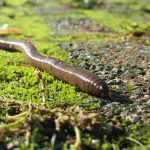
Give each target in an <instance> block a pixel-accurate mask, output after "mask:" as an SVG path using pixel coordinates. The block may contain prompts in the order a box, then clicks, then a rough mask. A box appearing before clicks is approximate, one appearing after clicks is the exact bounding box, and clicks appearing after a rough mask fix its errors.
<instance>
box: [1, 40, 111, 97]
mask: <svg viewBox="0 0 150 150" xmlns="http://www.w3.org/2000/svg"><path fill="white" fill-rule="evenodd" d="M0 49H3V50H7V51H10V52H22V53H24V56H25V57H26V60H27V62H28V63H29V64H30V65H32V66H34V67H36V68H39V69H40V70H42V71H45V72H48V73H50V74H51V75H53V76H55V77H56V78H58V79H60V80H63V81H65V82H67V83H70V84H71V85H74V86H76V87H78V88H79V89H81V90H82V91H84V92H87V93H89V94H91V95H94V96H98V97H102V98H108V97H109V88H108V86H107V84H106V83H105V81H103V80H101V79H99V78H98V77H97V76H96V75H94V74H92V73H90V72H88V71H85V70H83V69H80V68H77V67H73V66H71V65H68V64H66V63H65V62H63V61H61V60H59V59H56V58H53V57H46V56H44V55H41V54H40V53H38V51H37V50H36V47H35V46H34V45H33V44H32V43H30V42H22V41H14V40H6V39H4V38H0Z"/></svg>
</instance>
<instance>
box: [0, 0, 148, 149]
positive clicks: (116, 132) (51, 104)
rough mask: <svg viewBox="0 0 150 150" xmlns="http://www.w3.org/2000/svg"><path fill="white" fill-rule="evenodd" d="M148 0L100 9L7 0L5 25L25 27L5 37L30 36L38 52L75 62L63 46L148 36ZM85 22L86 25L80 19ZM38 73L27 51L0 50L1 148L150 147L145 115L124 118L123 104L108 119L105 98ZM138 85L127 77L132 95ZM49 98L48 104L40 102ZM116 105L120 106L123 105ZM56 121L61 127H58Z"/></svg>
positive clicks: (115, 0)
mask: <svg viewBox="0 0 150 150" xmlns="http://www.w3.org/2000/svg"><path fill="white" fill-rule="evenodd" d="M145 1H146V0H145ZM145 1H142V2H141V3H140V2H136V1H132V2H130V1H128V0H124V1H120V0H111V1H108V2H107V3H108V4H109V3H110V6H112V7H109V9H105V5H100V6H99V7H100V8H101V9H97V8H94V9H90V10H89V9H85V8H84V6H85V4H84V2H82V1H81V2H79V3H78V2H77V3H74V1H70V0H68V1H49V2H48V1H45V2H44V1H32V0H31V1H27V0H13V1H12V0H5V2H6V5H5V6H2V7H1V8H0V27H5V26H8V28H17V29H19V30H20V31H21V34H19V35H15V34H10V35H8V36H7V37H8V38H12V39H17V40H29V41H32V42H33V43H34V44H35V45H36V47H37V48H38V50H39V52H41V53H44V54H45V55H49V56H53V57H57V58H59V59H61V60H63V61H65V62H67V63H70V64H71V63H73V62H74V60H73V61H72V60H71V59H70V58H69V54H68V52H67V51H66V50H65V48H64V49H63V48H62V46H61V45H62V44H64V43H71V42H72V41H75V42H84V43H85V42H101V41H102V42H103V41H106V42H112V41H113V42H114V43H118V42H120V41H122V39H124V38H126V37H127V36H131V39H132V38H134V35H135V36H137V35H139V34H140V35H141V34H142V35H143V34H144V35H145V36H146V37H148V39H149V32H150V30H149V27H150V23H149V22H148V18H149V15H147V13H148V10H149V4H147V5H146V3H145ZM118 4H119V5H118ZM40 6H41V8H42V7H43V8H44V10H42V9H41V8H40ZM60 6H61V7H60ZM66 6H67V7H66ZM76 6H83V8H81V7H80V8H77V7H76ZM124 6H125V8H126V6H128V8H130V11H131V12H132V13H131V14H132V15H130V14H128V13H127V11H125V8H124ZM118 7H121V8H122V9H121V10H122V11H121V10H119V8H118ZM63 8H64V9H63ZM115 8H116V9H115ZM123 8H124V9H123ZM34 9H36V10H37V11H38V12H39V14H40V15H41V16H39V15H37V14H36V13H35V11H34ZM61 9H62V10H61ZM114 10H115V11H114ZM141 10H142V11H141ZM95 14H96V15H95ZM142 16H144V17H142ZM87 18H88V19H89V20H92V21H93V22H92V23H91V22H90V21H89V20H88V19H87ZM64 20H67V21H64ZM68 20H72V21H71V22H69V21H68ZM74 20H75V22H74ZM82 20H88V21H89V22H90V23H89V22H88V23H89V26H84V23H82ZM63 21H64V22H63ZM80 21H81V25H80V23H76V22H80ZM68 22H69V23H68ZM66 24H67V25H66ZM60 25H62V26H60ZM75 26H78V27H79V28H76V27H75ZM134 40H136V37H135V39H133V41H134ZM144 44H145V45H149V44H150V42H149V40H147V41H144ZM76 61H78V60H76ZM75 64H78V62H75ZM38 72H39V71H38V70H37V69H35V68H33V67H31V66H29V65H28V64H27V63H26V62H25V60H24V57H23V55H22V54H19V53H9V52H5V51H1V52H0V99H1V104H2V105H1V106H0V123H1V124H2V125H1V126H0V133H1V134H0V141H1V146H0V149H5V148H10V149H11V148H12V149H13V148H14V149H15V147H19V148H20V149H42V148H43V149H50V148H51V149H67V148H68V147H70V145H71V148H72V149H74V150H75V149H76V150H78V149H104V150H111V149H113V150H119V149H135V150H136V149H137V150H138V149H139V150H140V149H145V150H148V149H149V148H150V141H149V137H150V135H149V132H147V131H148V130H149V125H148V123H147V122H146V119H145V120H141V122H138V123H135V124H134V123H133V122H131V121H130V119H126V120H124V118H120V117H118V114H117V110H118V111H119V109H116V111H115V110H111V111H112V112H111V111H110V113H113V115H112V116H113V117H112V118H107V116H105V110H104V108H103V107H102V104H101V102H99V101H100V100H99V99H98V101H97V99H96V100H95V102H92V101H91V100H94V98H93V97H91V96H88V95H87V94H85V93H82V92H80V91H78V90H77V89H76V88H75V87H73V86H71V85H69V84H66V83H64V82H63V81H59V80H57V79H55V78H54V77H52V76H50V75H49V74H47V73H45V72H44V73H42V72H41V73H40V74H42V79H40V80H39V78H38ZM42 86H44V89H43V88H42ZM112 88H113V86H112ZM134 88H135V87H134V85H133V84H132V82H130V80H129V81H128V82H127V90H128V93H129V94H131V93H132V91H133V90H134ZM114 89H115V88H114ZM115 90H116V89H115ZM43 99H44V101H45V103H44V104H42V106H40V105H41V103H43ZM12 101H13V102H12ZM16 101H17V102H16ZM28 105H29V106H28ZM114 105H115V104H114ZM127 105H128V103H127ZM147 105H148V103H147ZM77 106H80V108H78V107H77ZM117 106H118V105H117ZM55 107H60V108H58V110H57V109H54V110H52V112H51V111H50V109H52V108H55ZM118 107H120V108H121V107H122V106H121V104H120V105H119V106H118ZM123 107H124V106H123ZM145 107H146V106H145ZM82 108H83V109H82ZM48 109H49V110H48ZM65 109H66V110H65ZM111 109H112V108H111ZM132 109H133V108H131V110H130V108H129V110H130V111H129V112H132V111H133V110H134V109H133V110H132ZM87 110H89V111H87ZM102 111H104V112H102ZM24 112H25V113H24ZM54 112H55V113H54ZM93 113H96V115H95V116H94V115H93ZM106 113H107V112H106ZM18 114H20V115H19V116H18ZM91 114H92V115H93V116H94V117H91V116H92V115H91ZM9 115H10V116H14V117H12V118H11V117H10V116H9ZM80 115H81V116H82V117H83V118H80V117H81V116H80ZM99 117H100V118H99ZM82 119H83V120H82ZM55 121H57V125H60V129H59V130H57V131H56V129H55V123H54V122H55ZM23 122H24V124H22V123H23ZM53 125H54V126H53ZM76 126H78V128H76ZM79 130H80V131H81V133H79ZM11 134H14V135H13V136H12V135H11ZM12 139H13V140H12ZM39 139H40V140H39ZM80 140H81V141H80Z"/></svg>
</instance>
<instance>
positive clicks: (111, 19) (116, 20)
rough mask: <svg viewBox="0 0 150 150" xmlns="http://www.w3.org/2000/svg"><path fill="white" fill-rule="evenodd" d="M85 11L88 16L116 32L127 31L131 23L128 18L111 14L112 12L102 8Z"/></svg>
mask: <svg viewBox="0 0 150 150" xmlns="http://www.w3.org/2000/svg"><path fill="white" fill-rule="evenodd" d="M84 13H85V15H87V16H88V17H90V18H92V19H94V20H96V21H97V22H99V23H101V24H103V25H104V26H107V27H109V28H110V29H112V30H113V31H116V32H125V31H126V28H128V27H129V25H130V23H131V22H130V20H128V19H124V18H122V17H120V16H117V15H116V16H115V15H111V14H110V13H108V12H105V11H101V10H94V11H93V10H85V11H84ZM95 14H96V15H95Z"/></svg>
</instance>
